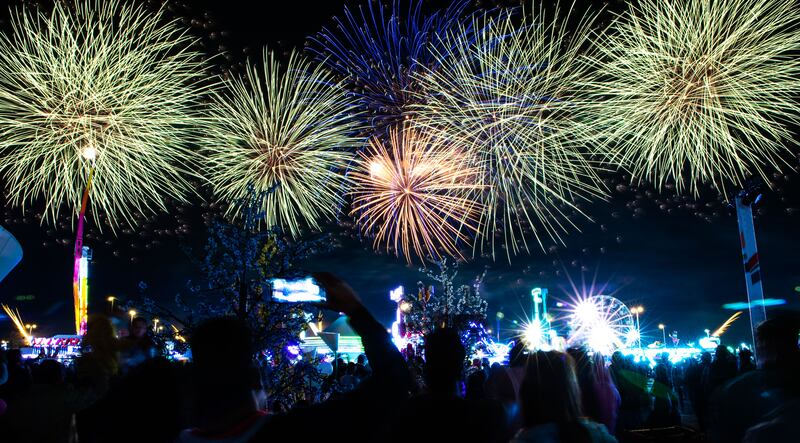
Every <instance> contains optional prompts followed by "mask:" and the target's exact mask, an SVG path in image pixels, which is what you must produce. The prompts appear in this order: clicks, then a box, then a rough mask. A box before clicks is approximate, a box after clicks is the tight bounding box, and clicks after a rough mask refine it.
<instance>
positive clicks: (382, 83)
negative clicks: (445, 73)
mask: <svg viewBox="0 0 800 443" xmlns="http://www.w3.org/2000/svg"><path fill="white" fill-rule="evenodd" d="M401 3H402V2H401V1H400V0H392V1H391V6H388V7H387V6H385V4H384V2H367V6H366V8H365V7H364V6H359V8H358V11H355V10H351V9H350V8H348V7H345V9H344V14H343V16H342V17H336V18H335V19H334V22H335V25H334V26H331V27H325V28H324V29H323V30H322V32H320V33H319V34H318V35H317V36H315V37H311V38H310V39H309V41H310V45H309V50H310V51H311V52H312V53H314V54H315V56H316V60H317V61H318V62H320V63H322V64H323V65H325V66H327V67H328V68H329V69H331V70H332V71H334V72H336V73H338V74H340V75H341V76H344V78H345V79H346V83H347V85H348V87H349V88H350V89H351V90H352V91H353V92H354V94H355V95H356V97H357V98H358V101H359V104H360V107H361V108H362V109H363V110H365V111H366V112H365V113H364V114H363V115H362V116H364V117H366V119H367V123H368V124H369V126H370V127H371V129H373V130H375V132H381V135H382V131H380V130H381V129H383V128H388V127H392V126H394V127H396V126H398V125H399V124H400V123H401V122H402V121H403V120H404V119H406V118H407V117H409V114H410V113H409V106H410V105H411V104H412V103H414V102H415V101H417V100H419V97H417V96H416V95H415V94H414V91H419V85H418V84H417V82H416V79H415V78H414V74H415V73H417V72H419V71H420V70H421V69H422V67H423V66H431V64H432V63H433V60H432V50H433V49H434V47H435V46H436V45H437V44H438V43H439V42H440V40H438V39H437V36H439V35H441V34H442V33H443V32H445V31H446V30H447V29H450V28H452V27H453V26H454V25H456V24H457V23H459V21H460V17H461V16H462V14H463V12H464V10H465V8H466V7H467V6H468V2H467V1H465V0H456V1H454V2H451V4H450V5H449V6H448V7H447V8H445V9H442V10H439V11H437V12H435V13H432V14H430V15H427V16H426V15H424V14H423V13H422V4H423V2H422V1H421V0H412V1H410V2H408V8H407V9H405V10H404V8H403V7H402V5H401Z"/></svg>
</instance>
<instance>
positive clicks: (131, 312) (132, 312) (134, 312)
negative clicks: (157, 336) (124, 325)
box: [128, 309, 136, 326]
mask: <svg viewBox="0 0 800 443" xmlns="http://www.w3.org/2000/svg"><path fill="white" fill-rule="evenodd" d="M128 315H130V316H131V326H133V319H134V318H135V317H136V311H134V310H133V309H131V310H130V311H128Z"/></svg>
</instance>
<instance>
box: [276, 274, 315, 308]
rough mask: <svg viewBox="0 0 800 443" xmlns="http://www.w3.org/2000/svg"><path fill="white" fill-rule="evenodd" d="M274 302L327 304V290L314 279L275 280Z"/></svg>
mask: <svg viewBox="0 0 800 443" xmlns="http://www.w3.org/2000/svg"><path fill="white" fill-rule="evenodd" d="M270 285H271V286H272V300H273V301H276V302H279V303H325V302H326V300H327V297H326V294H325V290H324V289H323V288H321V287H320V286H319V285H317V284H316V282H315V281H314V279H313V278H312V277H306V278H302V279H296V280H286V279H282V278H273V279H271V280H270Z"/></svg>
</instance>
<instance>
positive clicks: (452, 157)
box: [350, 129, 480, 263]
mask: <svg viewBox="0 0 800 443" xmlns="http://www.w3.org/2000/svg"><path fill="white" fill-rule="evenodd" d="M468 161H469V159H468V157H467V156H466V155H465V154H464V153H463V152H461V151H460V150H459V149H458V148H457V147H456V146H454V145H452V144H450V143H441V142H440V141H439V140H437V139H435V138H432V137H430V136H427V135H426V134H424V133H419V132H417V131H414V130H410V129H405V130H401V129H391V130H389V138H388V140H387V141H385V142H384V141H383V140H382V139H380V138H378V137H373V138H372V139H371V140H370V144H369V147H368V148H367V149H365V150H364V152H362V153H360V159H359V160H358V161H357V162H356V165H355V166H354V169H353V171H352V172H351V174H350V177H351V179H352V180H353V182H354V185H353V188H352V189H351V191H350V192H351V195H352V197H353V214H357V216H358V219H357V223H358V225H359V226H360V227H361V229H362V230H363V231H364V232H365V233H367V234H368V235H373V236H374V243H373V244H374V246H375V248H376V249H377V248H379V247H381V246H383V247H385V248H386V249H387V250H390V249H394V251H395V253H396V254H397V255H400V254H402V255H403V257H405V258H406V260H407V261H408V262H409V263H410V262H411V261H412V259H413V257H414V256H416V257H418V258H420V259H423V260H424V259H426V258H429V257H430V258H432V259H434V260H441V259H442V258H444V257H445V256H451V257H461V256H462V254H461V252H460V250H459V242H460V243H463V244H467V245H469V244H470V242H471V240H472V237H471V235H472V234H474V233H476V232H477V230H478V221H477V217H478V214H479V210H480V205H479V204H477V203H476V202H475V201H473V200H472V199H471V197H470V195H471V193H472V192H474V191H476V190H477V189H480V185H478V184H476V180H477V169H476V168H475V167H473V166H471V165H470V164H469V162H468Z"/></svg>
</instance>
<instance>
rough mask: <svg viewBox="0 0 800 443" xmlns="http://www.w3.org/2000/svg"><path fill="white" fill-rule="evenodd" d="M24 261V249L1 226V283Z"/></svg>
mask: <svg viewBox="0 0 800 443" xmlns="http://www.w3.org/2000/svg"><path fill="white" fill-rule="evenodd" d="M20 260H22V247H21V246H20V245H19V242H18V241H17V239H16V238H14V236H13V235H11V233H10V232H8V231H6V230H5V228H3V227H2V226H0V281H3V279H4V278H6V275H8V273H9V272H11V270H12V269H14V266H17V264H18V263H19V261H20Z"/></svg>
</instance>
